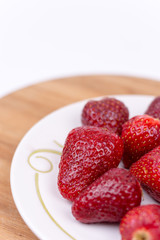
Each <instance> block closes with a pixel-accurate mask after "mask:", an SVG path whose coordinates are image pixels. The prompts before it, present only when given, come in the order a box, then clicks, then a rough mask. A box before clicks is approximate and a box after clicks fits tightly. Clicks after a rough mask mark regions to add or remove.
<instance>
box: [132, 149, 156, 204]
mask: <svg viewBox="0 0 160 240" xmlns="http://www.w3.org/2000/svg"><path fill="white" fill-rule="evenodd" d="M130 172H131V173H132V174H133V175H134V176H135V177H136V178H137V179H138V180H139V182H140V183H141V185H142V187H143V188H144V189H145V190H146V191H147V192H148V193H149V194H150V195H151V196H152V197H153V198H154V199H155V200H157V201H158V202H160V146H158V147H156V148H154V149H153V150H152V151H150V152H148V153H146V154H145V155H144V156H142V157H141V158H140V159H139V160H138V161H137V162H135V163H133V165H132V166H131V168H130Z"/></svg>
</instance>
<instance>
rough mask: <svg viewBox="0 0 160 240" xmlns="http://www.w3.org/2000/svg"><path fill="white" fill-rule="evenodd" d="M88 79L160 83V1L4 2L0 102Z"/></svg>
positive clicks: (0, 19) (0, 20) (0, 4)
mask: <svg viewBox="0 0 160 240" xmlns="http://www.w3.org/2000/svg"><path fill="white" fill-rule="evenodd" d="M84 74H124V75H133V76H140V77H147V78H152V79H156V80H158V81H159V80H160V1H159V0H130V1H128V0H112V1H111V0H43V1H42V0H27V1H22V0H1V1H0V97H1V96H4V95H5V94H7V93H10V92H11V91H14V90H16V89H19V88H21V87H24V86H27V85H30V84H34V83H37V82H39V81H45V80H48V79H52V78H57V77H64V76H71V75H84Z"/></svg>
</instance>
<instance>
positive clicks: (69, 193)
mask: <svg viewBox="0 0 160 240" xmlns="http://www.w3.org/2000/svg"><path fill="white" fill-rule="evenodd" d="M81 116H82V124H83V126H80V127H77V128H74V129H73V130H72V131H70V132H69V134H68V136H67V138H66V141H65V145H64V148H63V152H62V156H61V161H60V164H59V174H58V188H59V191H60V193H61V194H62V196H63V197H64V198H66V199H68V200H70V201H72V202H73V203H72V214H73V216H74V217H75V218H76V219H77V220H78V221H80V222H82V223H97V222H112V223H114V222H120V233H121V235H122V239H123V240H158V239H160V205H159V204H158V203H159V202H160V120H159V118H160V97H157V98H155V99H154V100H153V101H152V103H151V104H150V106H148V109H147V110H146V112H145V113H142V115H138V116H134V117H132V118H131V119H129V111H128V109H127V107H126V106H125V104H124V103H123V102H121V101H119V100H117V99H115V98H108V97H106V98H103V99H101V100H97V101H96V100H92V101H89V102H87V103H86V104H85V106H84V108H83V111H82V115H81ZM120 162H122V163H123V168H122V167H120V166H119V164H120ZM142 188H143V189H144V190H145V191H146V192H147V193H148V194H149V195H150V196H151V197H152V198H153V199H154V200H156V201H157V204H150V205H141V200H142Z"/></svg>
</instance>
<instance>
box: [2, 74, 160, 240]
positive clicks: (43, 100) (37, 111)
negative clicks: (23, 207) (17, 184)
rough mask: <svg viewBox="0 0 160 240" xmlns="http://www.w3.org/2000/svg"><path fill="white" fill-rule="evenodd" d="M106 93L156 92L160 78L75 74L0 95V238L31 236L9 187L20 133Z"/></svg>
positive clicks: (23, 239) (25, 238)
mask: <svg viewBox="0 0 160 240" xmlns="http://www.w3.org/2000/svg"><path fill="white" fill-rule="evenodd" d="M110 94H146V95H147V94H148V95H160V82H158V81H153V80H146V79H141V78H134V77H123V76H104V75H103V76H79V77H70V78H65V79H58V80H51V81H46V82H42V83H39V84H37V85H33V86H30V87H27V88H24V89H21V90H19V91H16V92H13V93H11V94H10V95H7V96H5V97H3V98H2V99H0V239H1V240H13V239H16V240H31V239H32V240H35V239H37V237H36V236H35V235H34V234H33V233H32V232H31V231H30V230H29V228H28V227H27V226H26V224H25V223H24V222H23V220H22V218H21V216H20V215H19V213H18V211H17V209H16V207H15V205H14V202H13V199H12V195H11V190H10V165H11V161H12V157H13V154H14V151H15V149H16V147H17V145H18V143H19V142H20V140H21V138H22V137H23V136H24V134H25V133H26V132H27V131H28V130H29V129H30V128H31V127H32V126H33V125H34V124H35V123H36V122H37V121H39V120H40V119H41V118H42V117H44V116H45V115H47V114H48V113H50V112H52V111H54V110H56V109H58V108H60V107H63V106H65V105H67V104H70V103H73V102H75V101H79V100H82V99H85V98H92V97H97V96H101V95H110Z"/></svg>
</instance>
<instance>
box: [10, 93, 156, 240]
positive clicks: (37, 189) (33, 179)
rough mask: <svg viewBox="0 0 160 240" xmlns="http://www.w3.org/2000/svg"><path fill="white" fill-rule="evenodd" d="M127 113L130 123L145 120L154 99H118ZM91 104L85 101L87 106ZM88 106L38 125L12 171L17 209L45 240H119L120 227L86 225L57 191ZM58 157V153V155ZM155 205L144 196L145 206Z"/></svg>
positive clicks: (54, 115) (67, 109) (18, 152)
mask: <svg viewBox="0 0 160 240" xmlns="http://www.w3.org/2000/svg"><path fill="white" fill-rule="evenodd" d="M114 97H116V98H117V99H119V100H121V101H123V102H124V103H125V104H126V106H127V107H128V108H129V111H130V117H132V116H134V115H137V114H143V113H144V111H145V110H146V108H147V106H148V104H149V103H150V102H151V100H152V99H153V97H152V96H139V95H121V96H114ZM86 101H87V100H86ZM86 101H82V102H78V103H75V104H72V105H69V106H66V107H64V108H61V109H59V110H57V111H55V112H53V113H51V114H50V115H48V116H46V117H45V118H43V119H42V120H41V121H39V122H38V123H37V124H36V125H35V126H34V127H32V128H31V129H30V131H29V132H28V133H27V134H26V135H25V136H24V138H23V139H22V141H21V142H20V144H19V146H18V148H17V150H16V152H15V154H14V157H13V161H12V166H11V189H12V194H13V197H14V201H15V204H16V206H17V208H18V210H19V212H20V214H21V216H22V218H23V219H24V221H25V222H26V224H27V225H28V226H29V227H30V229H31V230H32V231H33V232H34V233H35V235H36V236H37V237H38V238H40V239H43V240H53V239H57V240H58V239H61V240H69V239H70V240H71V239H72V240H73V239H76V240H90V239H92V240H97V239H99V240H110V239H116V240H120V238H121V237H120V234H119V226H118V224H107V223H104V224H82V223H80V222H78V221H76V220H75V219H74V217H73V216H72V214H71V203H70V202H69V201H67V200H65V199H63V198H62V197H61V195H60V193H59V191H58V188H57V174H58V164H59V161H60V155H58V154H57V153H58V152H61V151H62V148H61V147H60V146H58V145H57V144H56V143H55V142H54V141H57V142H59V143H61V144H64V141H65V138H66V136H67V134H68V132H69V131H70V130H71V129H72V128H74V127H77V126H80V125H81V111H82V108H83V106H84V104H85V103H86ZM55 150H56V151H58V152H57V153H56V152H55ZM147 203H154V201H153V200H152V199H151V198H150V197H149V196H148V195H147V194H145V193H144V200H143V201H142V204H147Z"/></svg>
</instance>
